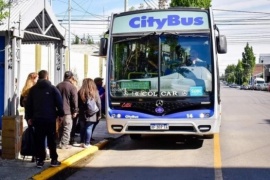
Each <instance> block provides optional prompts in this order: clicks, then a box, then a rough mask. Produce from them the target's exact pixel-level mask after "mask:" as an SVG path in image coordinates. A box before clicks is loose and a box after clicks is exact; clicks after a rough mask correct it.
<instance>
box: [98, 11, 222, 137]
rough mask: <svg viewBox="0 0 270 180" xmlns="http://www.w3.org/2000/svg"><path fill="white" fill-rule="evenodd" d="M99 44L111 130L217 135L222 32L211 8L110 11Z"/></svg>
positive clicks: (115, 132)
mask: <svg viewBox="0 0 270 180" xmlns="http://www.w3.org/2000/svg"><path fill="white" fill-rule="evenodd" d="M108 33H109V34H108V37H106V38H102V39H101V42H100V52H99V55H100V56H106V58H107V75H106V76H107V77H106V120H107V127H108V131H109V133H112V134H129V135H130V137H131V138H132V139H138V138H140V137H141V135H142V134H182V135H198V136H203V135H207V136H210V137H213V134H214V133H218V132H219V128H220V123H221V100H220V89H219V69H218V57H217V54H218V53H226V51H227V42H226V37H225V36H223V35H220V33H219V30H218V28H217V26H216V25H215V24H214V19H213V14H212V10H211V9H199V8H171V9H162V10H161V9H159V10H150V9H146V10H139V11H129V12H123V13H119V14H113V15H112V18H111V24H110V28H109V31H108Z"/></svg>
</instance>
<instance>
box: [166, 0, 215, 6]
mask: <svg viewBox="0 0 270 180" xmlns="http://www.w3.org/2000/svg"><path fill="white" fill-rule="evenodd" d="M170 6H171V7H176V6H181V7H199V8H209V7H210V6H211V0H172V1H171V4H170Z"/></svg>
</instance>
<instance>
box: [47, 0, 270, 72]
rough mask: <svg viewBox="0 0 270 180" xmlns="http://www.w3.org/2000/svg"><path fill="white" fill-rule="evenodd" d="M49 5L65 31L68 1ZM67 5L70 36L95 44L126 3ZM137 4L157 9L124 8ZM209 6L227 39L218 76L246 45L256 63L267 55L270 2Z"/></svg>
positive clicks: (94, 0)
mask: <svg viewBox="0 0 270 180" xmlns="http://www.w3.org/2000/svg"><path fill="white" fill-rule="evenodd" d="M51 2H52V7H53V11H54V13H55V15H56V17H57V18H58V20H59V21H60V24H62V26H64V27H66V28H68V21H67V20H68V2H69V0H51ZM70 3H71V11H70V14H71V20H72V21H71V34H72V35H78V36H79V37H83V36H88V35H91V36H92V37H93V39H94V40H95V41H97V40H98V39H99V38H100V35H101V34H102V33H103V32H104V31H105V29H107V27H108V19H109V16H110V15H111V13H117V12H123V11H124V10H125V0H70ZM140 4H143V5H144V7H147V5H149V6H152V7H153V8H158V0H127V9H129V8H131V7H134V8H136V9H137V8H138V7H139V6H140ZM211 4H212V8H213V12H214V20H215V23H216V24H217V26H218V27H219V30H220V32H221V34H223V35H225V36H226V37H227V46H228V52H227V54H224V55H219V66H220V67H219V68H220V72H221V73H224V70H225V68H226V67H227V65H229V64H237V62H238V60H241V59H242V52H244V48H245V46H246V45H247V43H249V46H251V47H252V48H253V52H254V54H255V56H256V61H257V63H259V56H260V54H270V30H269V29H270V0H226V1H223V0H212V3H211ZM81 20H84V21H81ZM72 37H73V36H72Z"/></svg>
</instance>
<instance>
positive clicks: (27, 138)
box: [21, 126, 36, 156]
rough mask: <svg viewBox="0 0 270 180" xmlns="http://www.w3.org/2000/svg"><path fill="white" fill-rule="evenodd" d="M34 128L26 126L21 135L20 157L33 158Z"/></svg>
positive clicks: (34, 153) (34, 152)
mask: <svg viewBox="0 0 270 180" xmlns="http://www.w3.org/2000/svg"><path fill="white" fill-rule="evenodd" d="M34 133H35V132H34V127H32V126H28V127H27V128H26V130H25V131H24V132H23V134H22V144H21V155H22V156H35V155H36V149H35V135H34Z"/></svg>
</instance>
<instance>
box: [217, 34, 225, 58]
mask: <svg viewBox="0 0 270 180" xmlns="http://www.w3.org/2000/svg"><path fill="white" fill-rule="evenodd" d="M216 41H217V42H216V43H217V51H218V53H219V54H225V53H227V39H226V36H224V35H220V36H218V37H217V38H216Z"/></svg>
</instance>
